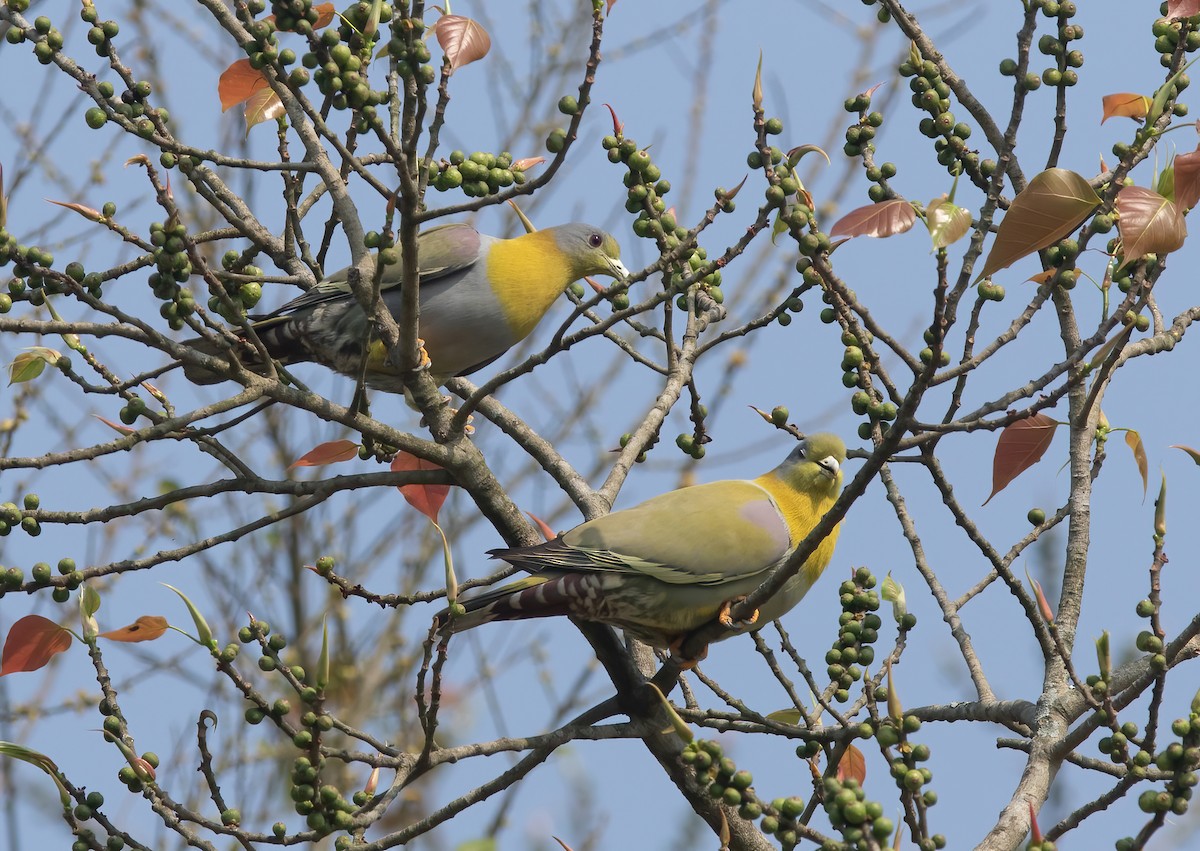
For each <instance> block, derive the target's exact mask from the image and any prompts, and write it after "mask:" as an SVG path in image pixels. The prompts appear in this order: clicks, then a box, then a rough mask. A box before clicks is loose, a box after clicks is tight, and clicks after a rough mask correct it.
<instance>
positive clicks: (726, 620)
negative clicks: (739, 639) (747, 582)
mask: <svg viewBox="0 0 1200 851" xmlns="http://www.w3.org/2000/svg"><path fill="white" fill-rule="evenodd" d="M745 599H746V595H745V594H742V595H741V596H740V597H734V598H733V599H732V600H726V601H725V602H724V603H722V604H721V610H720V611H719V612H717V620H719V621H720V622H721V626H723V627H725V628H726V629H749V628H750V627H752V626H754V624H756V623H758V609H755V610H754V612H753V614H751V615H750V617H748V618H746V619H745V620H740V621H735V620H734V619H733V616H732V615H730V613H729V612H730V610H731V609H732V608H733V607H734V606H736V605H737V604H738V603H740V602H742V601H743V600H745Z"/></svg>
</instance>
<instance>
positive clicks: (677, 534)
mask: <svg viewBox="0 0 1200 851" xmlns="http://www.w3.org/2000/svg"><path fill="white" fill-rule="evenodd" d="M845 458H846V447H845V445H844V444H843V443H842V441H841V439H840V438H838V437H837V436H836V435H832V434H814V435H810V436H809V437H808V438H807V439H806V440H804V441H802V442H801V443H800V445H799V446H797V447H796V449H795V450H793V451H792V453H791V454H789V455H788V457H787V458H786V459H785V460H784V462H783V463H782V464H780V465H779V466H778V467H776V468H775V469H774V470H771V471H770V472H768V473H766V474H764V475H762V476H759V477H758V478H756V479H750V480H730V481H720V482H710V483H708V484H704V485H696V486H694V487H689V488H683V489H680V490H676V491H671V492H668V493H665V494H662V495H660V496H656V497H653V498H652V499H649V500H647V501H645V502H643V503H641V504H640V505H636V506H634V507H632V508H628V509H625V510H623V511H615V512H613V513H611V514H608V515H606V516H604V517H600V518H597V519H595V520H590V521H588V522H586V523H583V524H581V525H579V526H576V527H575V528H574V529H572V530H570V531H569V532H566V533H565V534H563V535H560V536H559V537H558V538H556V539H554V540H553V541H548V542H546V543H544V544H539V545H537V546H533V547H517V548H512V549H501V550H492V551H491V554H492V555H493V556H495V557H496V558H500V559H503V560H505V561H507V562H509V563H511V564H513V565H516V566H517V567H520V568H522V569H523V570H528V571H530V572H531V573H532V574H533V575H532V576H530V577H527V578H525V579H522V580H519V581H518V582H515V583H511V584H509V585H505V586H503V587H501V588H497V589H495V590H493V591H488V592H486V593H484V594H481V595H479V596H477V597H474V598H471V599H469V600H466V601H464V606H465V608H466V613H465V614H460V615H457V616H455V617H453V618H448V617H447V615H446V614H443V615H442V619H443V622H444V623H445V624H446V626H445V629H447V630H448V631H450V632H460V631H462V630H464V629H469V628H471V627H473V626H477V625H479V624H481V623H486V622H488V621H492V620H513V619H521V618H530V617H548V616H551V615H560V614H569V615H574V616H576V617H579V618H581V619H584V620H594V621H601V622H604V623H609V624H612V625H614V626H618V627H621V628H622V629H625V630H626V631H627V632H630V633H632V634H633V635H635V636H637V637H638V638H640V639H642V640H644V641H647V642H648V643H650V644H653V645H655V646H659V647H666V646H670V645H671V644H672V643H674V642H675V641H677V640H678V639H680V638H682V637H683V636H684V635H686V634H687V633H689V632H691V631H692V630H694V629H696V628H697V627H699V626H701V625H702V624H704V623H706V622H708V621H710V620H712V619H713V618H714V617H716V616H717V614H718V612H719V611H720V609H721V607H722V605H723V604H725V603H727V602H729V601H731V600H734V599H736V598H738V597H741V596H743V595H746V594H749V593H750V592H751V591H753V590H754V589H755V588H757V587H758V586H759V585H761V584H762V582H763V581H764V580H765V579H766V578H767V576H769V575H770V573H771V571H772V570H774V569H775V568H776V567H778V566H779V565H780V564H782V563H783V562H785V561H786V560H787V559H788V557H789V556H790V555H791V554H792V552H793V551H795V549H796V547H797V546H798V545H799V544H800V542H801V541H802V540H804V538H805V537H806V536H807V535H808V533H809V531H811V530H812V529H813V528H814V527H815V526H816V525H817V523H818V522H820V519H821V518H822V517H823V516H824V515H825V513H826V512H827V511H828V510H829V508H830V507H831V506H832V505H833V503H834V501H835V500H836V499H837V495H838V493H839V492H840V491H841V486H842V472H841V465H842V462H843V461H844V460H845ZM839 530H840V524H839V525H838V526H835V527H834V529H833V531H832V532H831V533H830V534H829V535H828V536H826V537H825V539H824V540H823V541H822V542H821V543H820V545H819V546H818V547H817V549H816V550H815V551H814V553H813V554H812V555H811V556H810V557H809V558H808V560H807V561H806V562H805V563H804V565H803V567H802V568H801V570H800V571H799V572H798V573H797V574H796V575H795V576H794V577H793V578H792V579H790V580H789V581H788V582H787V583H786V584H785V585H784V586H783V588H782V589H781V590H780V591H779V593H778V594H776V595H775V596H774V597H772V598H771V599H770V600H769V601H767V603H766V604H765V605H763V606H762V608H761V609H760V617H759V620H758V622H757V623H758V625H759V626H761V625H762V624H764V623H767V622H768V621H770V620H774V619H776V618H778V617H780V616H782V615H783V614H784V613H786V612H787V611H788V610H789V609H791V608H792V607H793V606H794V605H795V604H796V603H798V602H799V601H800V599H801V598H802V597H803V596H804V595H805V594H806V593H807V592H808V589H809V588H810V587H812V584H813V583H814V582H815V581H816V580H817V578H818V577H819V576H820V575H821V572H822V571H823V570H824V569H825V567H826V566H827V565H828V564H829V562H830V559H832V557H833V549H834V546H835V544H836V543H837V537H838V532H839Z"/></svg>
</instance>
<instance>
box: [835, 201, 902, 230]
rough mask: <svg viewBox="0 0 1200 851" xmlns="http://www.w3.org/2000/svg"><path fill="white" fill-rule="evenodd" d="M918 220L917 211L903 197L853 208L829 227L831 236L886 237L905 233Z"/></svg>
mask: <svg viewBox="0 0 1200 851" xmlns="http://www.w3.org/2000/svg"><path fill="white" fill-rule="evenodd" d="M916 220H917V211H916V210H914V209H913V206H912V204H910V203H908V202H907V201H905V200H904V199H903V198H892V199H891V200H890V201H882V202H880V203H878V204H868V205H867V206H865V207H859V208H858V209H857V210H851V211H850V212H849V213H847V214H846V215H844V216H842V217H841V218H840V219H838V220H837V222H836V223H835V224H834V226H833V227H831V228H830V229H829V235H830V236H874V237H886V236H893V235H894V234H898V233H904V232H905V231H906V230H908V229H909V228H911V227H912V226H913V222H915V221H916Z"/></svg>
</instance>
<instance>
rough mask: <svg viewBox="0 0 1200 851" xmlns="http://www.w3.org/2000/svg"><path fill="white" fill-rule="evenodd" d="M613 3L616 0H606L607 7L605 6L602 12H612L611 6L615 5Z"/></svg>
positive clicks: (606, 13)
mask: <svg viewBox="0 0 1200 851" xmlns="http://www.w3.org/2000/svg"><path fill="white" fill-rule="evenodd" d="M615 5H617V0H608V3H607V8H605V10H604V14H605V15H610V14H612V7H613V6H615Z"/></svg>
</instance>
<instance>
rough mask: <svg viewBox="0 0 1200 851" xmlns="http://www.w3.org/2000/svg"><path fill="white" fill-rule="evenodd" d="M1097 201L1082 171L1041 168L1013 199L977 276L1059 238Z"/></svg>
mask: <svg viewBox="0 0 1200 851" xmlns="http://www.w3.org/2000/svg"><path fill="white" fill-rule="evenodd" d="M1099 204H1100V199H1099V198H1098V197H1097V196H1096V193H1095V192H1094V191H1093V190H1092V187H1091V186H1090V185H1089V184H1088V182H1087V180H1086V179H1085V178H1084V177H1082V176H1081V175H1078V174H1076V173H1075V172H1073V171H1068V170H1067V169H1065V168H1051V169H1047V170H1046V171H1043V172H1042V173H1041V174H1039V175H1037V176H1035V177H1034V178H1033V180H1031V181H1029V184H1028V185H1027V186H1026V187H1025V189H1024V190H1022V191H1021V192H1020V193H1019V194H1018V195H1017V197H1016V198H1014V199H1013V201H1012V204H1011V205H1010V206H1009V208H1008V212H1007V213H1006V214H1005V215H1004V219H1003V221H1001V222H1000V229H999V230H998V231H997V233H996V241H995V243H993V244H992V250H991V251H990V252H988V256H987V260H986V261H985V262H984V264H983V271H982V272H980V273H979V277H978V278H976V280H977V281H978V280H981V279H983V278H986V277H987V276H988V275H991V274H992V273H994V272H998V271H1000V270H1001V269H1004V268H1007V267H1008V266H1011V265H1012V264H1013V263H1016V262H1017V261H1018V260H1020V259H1021V258H1022V257H1025V256H1027V255H1029V254H1032V253H1033V252H1035V251H1041V250H1042V249H1043V248H1045V247H1046V246H1048V245H1052V244H1053V243H1055V242H1058V241H1059V240H1060V239H1062V238H1063V237H1064V236H1066V235H1067V234H1069V233H1070V232H1071V231H1073V230H1075V228H1077V227H1078V226H1079V224H1080V223H1081V222H1083V220H1084V219H1086V218H1087V217H1088V216H1090V215H1091V214H1092V210H1094V209H1096V207H1097V206H1098V205H1099Z"/></svg>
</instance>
